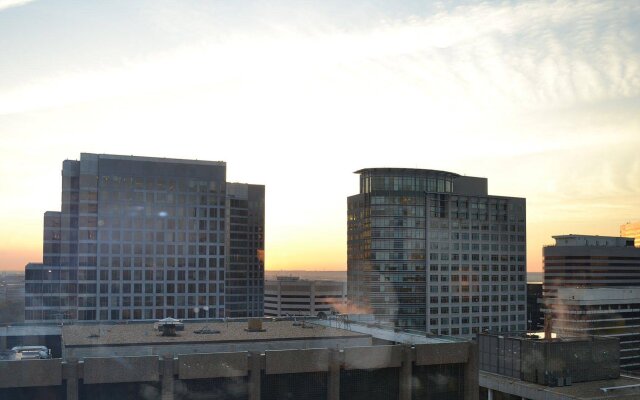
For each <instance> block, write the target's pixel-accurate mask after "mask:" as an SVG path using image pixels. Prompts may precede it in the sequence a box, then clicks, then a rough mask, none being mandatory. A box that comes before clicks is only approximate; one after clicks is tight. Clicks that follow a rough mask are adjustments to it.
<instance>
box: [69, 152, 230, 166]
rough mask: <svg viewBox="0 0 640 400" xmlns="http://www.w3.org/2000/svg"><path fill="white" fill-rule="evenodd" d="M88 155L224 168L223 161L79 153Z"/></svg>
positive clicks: (102, 157)
mask: <svg viewBox="0 0 640 400" xmlns="http://www.w3.org/2000/svg"><path fill="white" fill-rule="evenodd" d="M85 155H89V156H97V157H98V158H99V159H103V160H104V159H109V160H128V161H150V162H165V163H173V164H198V165H213V166H226V165H227V163H226V162H224V161H207V160H189V159H183V158H163V157H144V156H125V155H118V154H93V153H81V154H80V157H82V156H85Z"/></svg>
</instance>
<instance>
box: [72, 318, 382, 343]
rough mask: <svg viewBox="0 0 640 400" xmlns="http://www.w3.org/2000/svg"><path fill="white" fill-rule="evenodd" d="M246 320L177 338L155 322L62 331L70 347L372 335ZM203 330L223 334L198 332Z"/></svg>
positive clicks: (188, 325)
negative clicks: (250, 326) (258, 327)
mask: <svg viewBox="0 0 640 400" xmlns="http://www.w3.org/2000/svg"><path fill="white" fill-rule="evenodd" d="M246 328H247V322H246V321H232V322H185V324H184V331H178V332H177V336H162V334H161V332H160V331H158V330H157V327H156V326H154V323H152V322H144V323H143V322H141V323H130V324H74V325H66V326H64V327H63V328H62V340H63V342H64V344H65V346H66V347H74V346H76V347H79V346H80V347H81V346H127V345H145V344H172V343H203V342H209V343H210V342H219V343H228V342H246V341H278V340H304V339H313V338H326V337H331V338H355V337H368V336H369V335H366V334H363V333H360V332H353V331H348V330H344V329H337V328H331V327H328V326H321V325H313V324H309V323H306V324H305V326H304V327H303V326H300V325H294V323H293V322H292V321H264V322H263V323H262V328H263V329H264V331H262V332H249V331H247V330H246ZM202 329H209V330H211V331H219V333H196V332H195V331H199V330H202Z"/></svg>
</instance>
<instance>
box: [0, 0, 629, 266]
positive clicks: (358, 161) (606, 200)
mask: <svg viewBox="0 0 640 400" xmlns="http://www.w3.org/2000/svg"><path fill="white" fill-rule="evenodd" d="M639 24H640V4H638V3H636V2H607V1H596V0H588V1H582V2H572V1H569V0H560V1H515V2H509V3H504V2H496V3H493V2H483V3H474V2H468V1H460V2H454V3H446V4H443V3H431V2H420V1H411V2H389V3H385V2H383V3H380V2H377V3H371V2H366V1H354V2H349V3H348V4H345V3H344V2H340V1H337V0H330V1H323V2H307V3H304V4H298V3H287V2H278V3H272V2H269V4H266V3H255V2H243V1H240V2H233V3H207V4H203V3H201V2H196V1H183V2H179V3H174V2H162V3H157V2H151V1H149V0H143V1H140V2H135V3H133V2H109V3H93V2H83V3H82V4H79V3H77V2H71V1H59V2H44V1H29V0H5V1H0V54H2V55H3V57H2V60H3V62H2V63H0V135H1V137H2V148H1V149H0V270H21V269H23V268H24V266H25V264H27V262H29V261H32V260H38V259H40V258H41V257H42V227H43V226H42V225H43V221H42V211H43V210H56V209H58V207H59V204H60V196H59V187H60V182H61V180H60V179H61V177H60V168H59V164H60V160H62V159H76V158H77V155H78V154H79V153H81V152H93V153H101V154H102V153H111V154H136V155H141V156H151V157H167V158H185V159H200V160H221V161H226V162H227V163H228V165H229V166H230V168H229V169H228V174H227V178H228V181H231V182H234V181H249V182H260V183H262V184H264V185H265V186H266V188H267V191H266V226H267V230H266V235H265V236H266V243H265V254H266V256H265V259H266V269H267V270H287V269H307V270H323V269H324V270H338V269H346V258H347V254H346V253H347V246H346V243H347V226H346V222H345V217H346V215H347V202H346V197H347V196H349V195H350V194H352V193H354V192H355V190H357V185H358V176H357V175H355V174H353V172H354V171H356V170H359V169H362V168H369V167H374V166H384V167H406V168H428V169H437V170H450V171H457V172H460V173H462V174H472V175H476V176H486V177H490V178H491V180H490V186H489V191H490V192H491V193H493V194H496V195H502V196H514V197H524V198H526V199H527V205H526V208H527V268H528V270H530V271H540V270H541V269H542V246H543V245H544V244H551V243H552V238H551V237H552V236H553V235H560V234H570V233H580V234H592V235H603V236H617V235H618V234H619V227H620V225H621V224H624V223H625V222H627V221H638V220H640V185H638V182H640V152H639V151H638V149H640V113H638V112H637V111H638V109H640V80H638V78H637V77H638V76H639V75H640V30H638V29H637V26H638V25H639ZM390 138H393V140H390ZM356 149H357V151H356Z"/></svg>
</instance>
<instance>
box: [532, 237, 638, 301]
mask: <svg viewBox="0 0 640 400" xmlns="http://www.w3.org/2000/svg"><path fill="white" fill-rule="evenodd" d="M553 238H554V239H555V241H556V244H555V245H553V246H545V247H544V248H543V250H542V253H543V256H544V286H543V296H544V298H545V301H546V299H550V298H554V297H555V296H556V292H557V291H558V289H560V288H563V287H569V288H572V287H584V288H593V287H623V286H640V249H638V248H635V247H634V246H633V239H630V238H624V237H615V236H613V237H612V236H590V235H560V236H554V237H553Z"/></svg>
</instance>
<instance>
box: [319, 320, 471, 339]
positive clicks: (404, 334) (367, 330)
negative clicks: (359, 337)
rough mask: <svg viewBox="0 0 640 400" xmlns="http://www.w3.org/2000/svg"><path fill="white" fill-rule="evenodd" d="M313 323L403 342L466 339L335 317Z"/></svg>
mask: <svg viewBox="0 0 640 400" xmlns="http://www.w3.org/2000/svg"><path fill="white" fill-rule="evenodd" d="M313 324H316V325H320V326H324V327H336V328H340V329H345V330H348V331H350V332H352V333H360V334H363V335H367V336H372V337H374V338H376V339H381V340H386V341H389V342H395V343H403V344H436V343H462V342H466V341H467V340H466V339H460V338H456V337H453V336H435V335H427V334H426V333H424V332H419V331H411V330H395V329H392V328H385V327H383V326H376V325H375V324H372V323H369V324H367V323H361V322H359V323H358V322H348V321H347V322H345V321H340V320H336V319H329V320H321V319H318V320H314V321H313Z"/></svg>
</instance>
